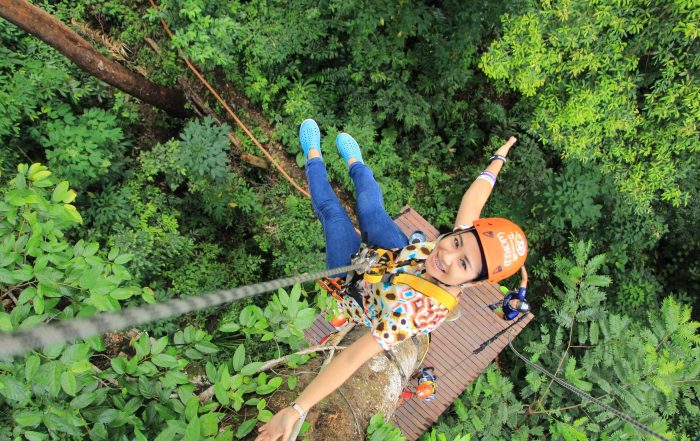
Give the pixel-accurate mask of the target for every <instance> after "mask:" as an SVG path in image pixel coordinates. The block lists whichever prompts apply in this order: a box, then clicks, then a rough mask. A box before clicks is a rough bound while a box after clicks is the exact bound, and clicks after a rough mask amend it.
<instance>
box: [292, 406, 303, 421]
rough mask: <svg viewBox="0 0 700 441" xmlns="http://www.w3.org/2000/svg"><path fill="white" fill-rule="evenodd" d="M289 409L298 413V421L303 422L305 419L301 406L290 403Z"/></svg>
mask: <svg viewBox="0 0 700 441" xmlns="http://www.w3.org/2000/svg"><path fill="white" fill-rule="evenodd" d="M289 407H291V408H292V409H294V410H296V411H297V412H298V413H299V419H301V420H303V419H304V418H306V412H304V409H302V408H301V406H300V405H298V404H297V403H292V404H290V405H289Z"/></svg>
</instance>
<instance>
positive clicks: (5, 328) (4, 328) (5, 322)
mask: <svg viewBox="0 0 700 441" xmlns="http://www.w3.org/2000/svg"><path fill="white" fill-rule="evenodd" d="M12 329H13V327H12V320H11V319H10V314H8V313H6V312H1V311H0V332H10V331H12Z"/></svg>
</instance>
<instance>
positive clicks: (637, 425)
mask: <svg viewBox="0 0 700 441" xmlns="http://www.w3.org/2000/svg"><path fill="white" fill-rule="evenodd" d="M509 334H510V333H509ZM508 346H510V350H511V351H513V352H514V353H515V355H516V356H517V357H518V358H519V359H521V360H522V361H524V362H525V363H526V364H527V365H528V366H530V367H532V368H533V369H535V370H536V371H538V372H540V373H541V374H544V375H546V376H547V377H549V378H551V379H552V380H553V381H554V382H556V383H557V384H558V385H559V386H561V387H563V388H564V389H566V390H569V391H571V392H573V393H575V394H576V395H578V396H579V397H581V398H583V399H585V400H589V401H592V402H594V403H595V404H597V405H598V406H600V407H602V408H603V409H605V410H607V411H608V412H610V413H612V414H613V415H615V416H616V417H618V418H619V419H621V420H623V421H625V422H627V423H629V424H631V425H633V426H634V427H635V428H637V429H638V430H640V431H642V432H644V433H646V434H648V435H651V436H653V437H655V438H658V439H660V440H663V441H670V440H669V439H668V438H666V437H665V436H663V435H661V434H660V433H658V432H655V431H653V430H652V429H650V428H648V427H647V426H645V425H644V424H642V423H640V422H639V421H637V420H635V419H634V418H632V417H630V416H628V415H626V414H624V413H622V412H620V411H619V410H617V409H615V408H613V407H611V406H609V405H608V404H605V403H603V402H602V401H600V400H599V399H597V398H594V397H592V396H591V395H589V394H587V393H586V392H584V391H582V390H581V389H579V388H578V387H576V386H574V385H573V384H569V383H567V382H566V381H564V380H562V379H560V378H559V377H557V376H556V375H554V374H552V373H550V372H549V371H548V370H547V369H545V368H543V367H542V366H540V365H538V364H537V363H533V362H532V361H530V360H528V358H527V357H525V356H524V355H522V354H521V353H520V352H518V351H517V350H516V349H515V348H514V347H513V344H512V341H511V340H510V338H509V339H508Z"/></svg>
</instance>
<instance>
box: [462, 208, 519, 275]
mask: <svg viewBox="0 0 700 441" xmlns="http://www.w3.org/2000/svg"><path fill="white" fill-rule="evenodd" d="M474 229H475V230H476V232H477V237H478V238H479V242H481V249H482V250H483V252H484V264H486V270H487V275H488V281H489V282H491V283H495V282H498V281H501V280H503V279H506V278H508V277H510V276H512V275H513V274H515V273H516V272H517V271H518V270H519V269H520V267H521V266H523V264H524V263H525V259H527V250H528V247H527V238H526V237H525V233H523V230H521V229H520V227H519V226H517V225H515V224H514V223H513V222H511V221H509V220H508V219H502V218H499V217H492V218H485V219H477V220H475V221H474Z"/></svg>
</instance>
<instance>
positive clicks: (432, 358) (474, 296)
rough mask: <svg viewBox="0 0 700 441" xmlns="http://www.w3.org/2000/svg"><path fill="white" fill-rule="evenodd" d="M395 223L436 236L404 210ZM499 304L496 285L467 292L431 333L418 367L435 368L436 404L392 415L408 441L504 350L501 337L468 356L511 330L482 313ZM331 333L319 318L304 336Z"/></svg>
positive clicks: (410, 404) (418, 404) (410, 406)
mask: <svg viewBox="0 0 700 441" xmlns="http://www.w3.org/2000/svg"><path fill="white" fill-rule="evenodd" d="M395 221H396V225H398V226H399V228H400V229H401V230H402V231H403V232H404V233H405V234H406V236H408V235H410V234H411V233H413V232H414V231H416V230H420V231H422V232H423V233H424V234H425V235H426V238H427V239H428V240H429V241H431V240H435V239H437V237H438V235H439V232H438V230H437V229H435V228H434V227H433V226H432V225H430V223H428V221H426V220H425V219H424V218H423V217H422V216H421V215H420V214H418V213H417V212H416V211H415V210H413V209H412V208H410V207H409V206H405V207H404V208H403V209H402V210H401V214H400V215H399V216H398V218H397V219H396V220H395ZM502 299H503V294H502V293H501V291H500V288H499V286H498V285H496V284H482V285H479V286H475V287H470V288H467V289H466V290H465V291H464V292H463V293H462V296H461V298H460V300H459V304H458V307H459V308H460V310H461V312H462V316H461V317H460V318H459V319H457V320H455V321H451V322H445V323H443V324H442V325H441V326H440V327H438V329H436V330H435V331H434V332H433V333H432V339H431V343H430V350H429V352H428V354H427V355H426V357H425V359H424V361H423V364H422V365H421V366H422V367H427V366H433V367H434V368H435V375H436V376H437V395H436V398H435V400H433V401H431V402H425V401H423V400H420V399H417V398H412V399H411V400H408V401H406V402H404V403H403V404H402V405H401V406H400V407H399V408H398V409H397V410H396V412H395V414H394V416H393V419H392V421H393V423H394V424H395V425H396V426H397V427H399V428H400V429H401V431H402V432H403V434H404V435H405V436H406V439H407V440H409V441H415V440H417V439H418V438H419V437H420V435H421V434H422V433H423V432H425V431H426V430H427V429H428V428H429V427H430V426H431V425H432V424H433V423H434V422H435V421H437V419H438V418H439V417H440V415H441V414H442V413H443V412H444V411H445V410H446V409H447V408H449V406H450V405H451V404H452V402H453V401H454V400H455V399H457V398H458V397H459V396H460V395H461V394H462V393H463V392H464V390H465V389H466V387H467V385H468V384H469V383H471V382H472V381H474V379H476V377H477V376H478V375H479V374H480V373H481V372H482V371H483V370H484V369H486V367H487V366H488V365H489V364H490V363H491V362H492V361H493V360H494V359H495V358H496V356H497V355H498V354H499V353H500V351H502V350H503V349H504V348H505V346H506V345H507V344H508V340H509V339H510V338H511V335H510V333H505V334H503V335H501V336H500V337H499V338H498V339H497V340H495V341H494V342H493V343H491V344H490V345H489V346H488V347H487V348H486V349H485V350H483V351H482V352H480V353H479V354H472V352H473V351H474V350H475V349H476V348H478V347H479V346H481V344H482V343H483V342H484V341H486V340H488V339H490V338H492V337H493V336H494V335H495V334H496V333H498V332H499V331H501V330H503V329H505V328H507V327H508V326H509V325H511V324H512V322H509V321H505V320H502V319H500V318H499V317H498V316H497V315H496V314H495V313H494V312H493V311H491V309H489V308H483V307H484V306H486V305H487V304H490V303H494V302H497V301H500V300H502ZM480 308H483V309H480ZM532 319H533V316H532V314H529V315H528V316H527V317H526V318H525V319H523V320H522V321H521V322H520V323H518V324H517V325H516V326H513V327H512V328H511V330H512V334H513V338H514V337H515V336H517V334H519V333H520V331H521V330H522V329H523V328H524V327H525V326H527V324H528V323H529V322H530V321H531V320H532ZM334 331H335V329H334V328H333V327H332V326H331V325H330V324H329V323H327V322H325V320H324V319H323V317H318V318H317V319H316V321H315V322H314V324H313V325H312V327H311V328H310V329H307V330H306V331H305V332H304V335H305V336H306V339H307V341H308V342H309V343H310V344H317V343H318V341H319V340H320V339H321V338H323V337H324V336H326V335H328V334H330V333H331V332H334ZM415 386H416V380H411V381H410V382H409V385H408V387H409V388H411V389H414V388H415Z"/></svg>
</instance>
